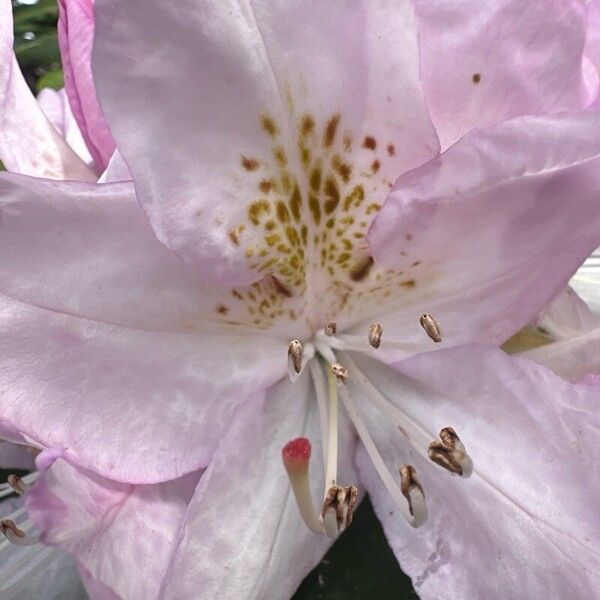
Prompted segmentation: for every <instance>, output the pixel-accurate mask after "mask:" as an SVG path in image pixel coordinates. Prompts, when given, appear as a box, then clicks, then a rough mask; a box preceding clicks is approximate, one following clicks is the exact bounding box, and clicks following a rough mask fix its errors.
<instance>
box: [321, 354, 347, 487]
mask: <svg viewBox="0 0 600 600" xmlns="http://www.w3.org/2000/svg"><path fill="white" fill-rule="evenodd" d="M333 367H334V365H331V371H328V373H327V382H328V386H327V387H328V390H327V391H328V393H329V420H328V424H327V429H328V434H327V464H326V467H325V493H324V496H325V497H326V496H327V493H328V492H327V489H328V488H329V487H330V486H334V485H336V483H337V458H338V397H337V385H336V380H338V379H339V378H338V376H337V375H336V376H335V379H334V377H333V376H334V375H335V371H334V370H333ZM342 368H343V367H342Z"/></svg>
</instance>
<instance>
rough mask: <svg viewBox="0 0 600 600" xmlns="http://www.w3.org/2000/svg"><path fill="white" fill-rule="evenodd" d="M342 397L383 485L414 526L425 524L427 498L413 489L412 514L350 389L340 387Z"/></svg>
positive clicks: (403, 514)
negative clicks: (352, 397)
mask: <svg viewBox="0 0 600 600" xmlns="http://www.w3.org/2000/svg"><path fill="white" fill-rule="evenodd" d="M340 397H341V399H342V402H343V403H344V406H345V408H346V412H347V413H348V416H349V417H350V420H351V421H352V424H353V425H354V428H355V429H356V432H357V433H358V436H359V437H360V441H361V442H362V444H363V446H364V447H365V450H366V451H367V454H368V456H369V459H370V460H371V463H372V464H373V466H374V467H375V471H377V474H378V475H379V477H380V479H381V481H382V482H383V485H384V486H385V487H386V489H387V490H388V492H389V494H390V496H391V497H392V498H393V499H394V502H395V503H396V504H397V505H398V508H399V509H400V512H401V513H402V516H403V517H404V518H405V519H406V521H407V522H408V523H409V524H410V525H412V526H413V527H419V526H420V525H423V523H424V522H425V521H426V519H427V505H426V504H425V498H424V497H423V495H422V494H420V493H419V492H418V488H415V489H413V490H411V492H412V493H411V502H412V506H413V513H414V514H411V513H410V508H409V506H408V501H407V500H406V498H405V497H404V494H403V493H402V491H401V490H400V488H399V487H398V485H397V483H396V480H395V479H394V477H393V476H392V474H391V473H390V472H389V470H388V468H387V467H386V465H385V462H384V460H383V458H382V456H381V454H380V453H379V450H377V447H376V446H375V442H373V438H372V437H371V436H370V434H369V432H368V430H367V427H366V425H365V424H364V422H363V420H362V419H361V418H360V415H359V413H358V410H357V408H356V405H355V404H354V402H352V400H351V399H350V394H348V391H347V390H346V389H345V388H341V389H340ZM415 490H416V491H415Z"/></svg>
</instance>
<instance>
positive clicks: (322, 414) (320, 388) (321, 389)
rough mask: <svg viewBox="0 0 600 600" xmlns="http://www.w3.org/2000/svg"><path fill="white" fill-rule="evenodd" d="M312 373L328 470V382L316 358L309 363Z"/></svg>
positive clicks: (325, 462)
mask: <svg viewBox="0 0 600 600" xmlns="http://www.w3.org/2000/svg"><path fill="white" fill-rule="evenodd" d="M308 366H309V369H310V374H311V375H312V378H313V384H314V386H315V394H316V396H317V407H318V409H319V424H320V426H321V439H322V440H323V461H324V465H323V468H324V469H325V470H327V454H328V451H329V447H328V437H329V433H328V427H327V389H326V388H327V384H326V382H325V373H324V372H323V369H322V368H321V365H320V364H319V362H318V361H316V360H311V361H310V363H309V365H308Z"/></svg>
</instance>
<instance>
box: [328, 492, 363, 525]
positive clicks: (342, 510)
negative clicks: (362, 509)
mask: <svg viewBox="0 0 600 600" xmlns="http://www.w3.org/2000/svg"><path fill="white" fill-rule="evenodd" d="M357 498H358V488H357V487H356V486H354V485H347V486H346V487H342V486H339V485H334V486H331V487H330V488H329V489H328V490H327V495H326V496H325V500H323V510H322V511H321V518H323V517H324V516H325V513H326V512H327V510H328V509H330V508H333V509H334V510H335V518H336V521H337V526H338V529H345V528H346V527H348V525H350V523H352V517H353V514H354V507H355V506H356V500H357Z"/></svg>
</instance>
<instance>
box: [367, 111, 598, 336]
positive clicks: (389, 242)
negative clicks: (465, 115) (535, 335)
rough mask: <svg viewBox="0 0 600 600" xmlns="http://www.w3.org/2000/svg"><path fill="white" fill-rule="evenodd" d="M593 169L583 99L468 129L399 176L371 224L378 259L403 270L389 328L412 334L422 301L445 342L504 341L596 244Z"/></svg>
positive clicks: (593, 117)
mask: <svg viewBox="0 0 600 600" xmlns="http://www.w3.org/2000/svg"><path fill="white" fill-rule="evenodd" d="M599 174H600V114H599V113H598V112H597V111H595V110H589V111H586V112H583V113H580V114H578V115H575V116H559V117H539V118H538V117H523V118H519V119H515V120H513V121H509V122H506V123H503V124H502V125H499V126H497V127H494V128H491V129H489V130H478V131H474V132H472V133H470V134H468V135H467V136H465V137H464V138H463V139H462V140H461V141H460V142H458V143H457V144H456V145H455V146H453V147H452V148H451V149H449V150H448V151H447V152H445V153H444V154H443V155H442V156H441V157H440V158H439V159H436V160H433V161H431V162H429V163H428V164H427V165H425V166H423V167H421V168H419V169H416V170H414V171H413V172H411V173H409V174H407V175H405V176H403V177H401V178H400V179H399V180H398V182H397V183H396V186H395V187H394V189H393V191H392V192H391V193H390V196H389V197H388V200H387V202H386V204H385V205H384V206H383V208H382V209H381V211H380V212H379V214H378V216H377V217H376V219H375V222H374V224H373V226H372V227H371V230H370V232H369V243H370V246H371V250H372V252H373V256H374V259H375V262H376V264H377V263H380V264H381V265H382V266H383V267H388V268H392V269H394V272H396V273H401V274H403V277H404V282H403V283H401V284H400V286H399V289H400V292H401V295H398V294H397V295H396V296H395V297H394V299H395V305H393V306H391V307H390V309H389V314H386V315H384V316H383V317H381V323H382V325H383V329H384V332H386V331H387V332H388V333H389V336H391V337H390V339H393V338H394V337H398V339H402V337H403V336H410V335H414V334H413V332H415V331H418V330H419V327H418V324H417V320H418V318H419V315H420V314H421V313H424V312H429V313H431V314H433V315H434V316H435V317H436V318H437V319H438V321H439V322H440V324H441V327H442V331H443V334H444V335H443V337H444V339H446V340H447V342H448V343H457V342H459V341H470V340H471V341H472V340H475V341H486V342H493V343H502V342H503V341H505V340H506V339H507V338H508V337H509V336H510V335H512V334H514V332H515V331H517V330H518V329H519V328H520V327H522V326H523V325H525V324H526V323H527V322H528V321H529V320H531V319H532V318H534V317H535V315H536V314H538V313H539V311H540V310H541V309H542V308H543V307H544V306H546V305H547V304H548V302H550V300H551V299H552V298H553V297H554V296H556V294H558V292H559V291H560V290H561V289H562V288H563V287H564V286H565V285H566V283H567V281H568V279H569V277H570V276H571V275H572V273H574V272H575V270H576V269H577V267H578V266H579V265H580V264H581V263H582V262H583V260H584V259H585V257H586V256H588V255H589V253H590V252H591V251H592V249H593V248H595V247H596V246H597V245H598V242H599V237H600V234H599V232H600V210H598V194H599V193H600V175H599ZM378 308H379V310H380V311H381V306H379V307H378ZM373 310H374V311H375V309H373ZM418 333H419V335H421V337H422V339H426V338H425V337H424V334H423V332H422V331H419V332H418Z"/></svg>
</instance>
